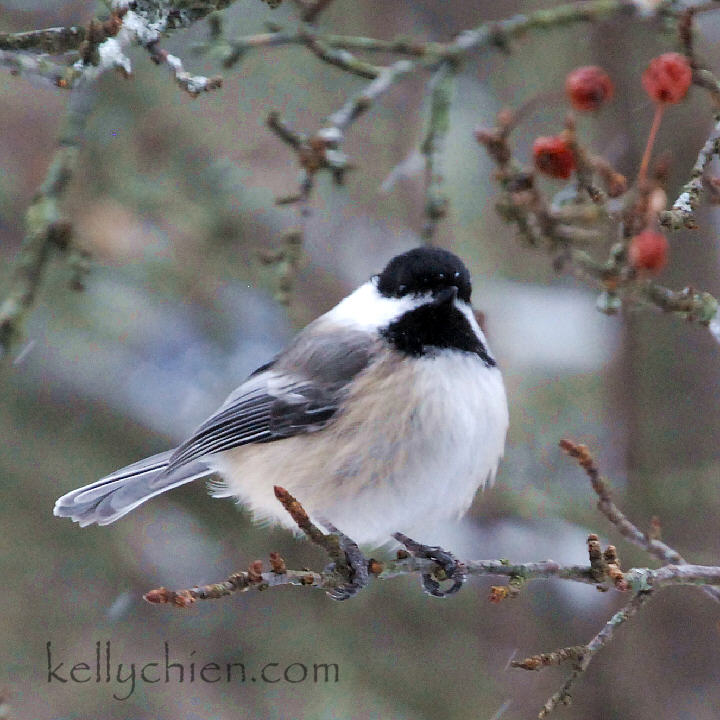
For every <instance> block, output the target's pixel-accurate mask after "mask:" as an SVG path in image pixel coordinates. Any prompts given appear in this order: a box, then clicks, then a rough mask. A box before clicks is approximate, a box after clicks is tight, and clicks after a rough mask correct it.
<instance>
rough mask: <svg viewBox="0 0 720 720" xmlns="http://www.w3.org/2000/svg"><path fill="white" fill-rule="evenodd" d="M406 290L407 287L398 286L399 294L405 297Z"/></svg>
mask: <svg viewBox="0 0 720 720" xmlns="http://www.w3.org/2000/svg"><path fill="white" fill-rule="evenodd" d="M406 290H407V285H398V292H399V293H400V294H401V295H404V294H405V291H406Z"/></svg>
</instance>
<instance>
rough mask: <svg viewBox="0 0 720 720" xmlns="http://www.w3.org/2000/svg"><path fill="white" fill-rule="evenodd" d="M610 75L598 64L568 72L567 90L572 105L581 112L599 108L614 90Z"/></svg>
mask: <svg viewBox="0 0 720 720" xmlns="http://www.w3.org/2000/svg"><path fill="white" fill-rule="evenodd" d="M614 90H615V88H614V87H613V84H612V80H611V79H610V76H609V75H608V74H607V73H606V72H605V71H604V70H603V69H602V68H601V67H598V66H597V65H586V66H585V67H579V68H576V69H575V70H573V71H572V72H571V73H568V76H567V78H566V79H565V92H566V93H567V96H568V99H569V100H570V103H571V105H572V106H573V107H574V108H575V109H576V110H579V111H580V112H585V111H587V110H597V109H598V108H599V107H600V106H601V105H602V104H603V103H604V102H605V101H606V100H609V99H610V98H611V97H612V95H613V92H614Z"/></svg>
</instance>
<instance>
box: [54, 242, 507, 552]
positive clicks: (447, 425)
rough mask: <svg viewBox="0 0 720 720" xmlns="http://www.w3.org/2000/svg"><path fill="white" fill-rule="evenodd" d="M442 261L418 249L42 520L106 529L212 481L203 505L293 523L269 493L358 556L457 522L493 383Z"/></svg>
mask: <svg viewBox="0 0 720 720" xmlns="http://www.w3.org/2000/svg"><path fill="white" fill-rule="evenodd" d="M470 293H471V284H470V275H469V273H468V271H467V269H466V267H465V266H464V264H463V263H462V261H461V260H460V259H459V258H457V257H456V256H455V255H453V254H452V253H450V252H448V251H446V250H441V249H439V248H417V249H414V250H410V251H409V252H406V253H404V254H402V255H398V256H397V257H395V258H393V259H392V260H391V261H390V262H389V263H388V264H387V266H386V267H385V269H384V270H383V271H382V272H381V273H380V274H379V275H375V276H374V277H372V278H371V279H370V280H369V281H368V282H366V283H365V284H364V285H361V286H360V287H359V288H358V289H357V290H355V291H354V292H353V293H352V294H350V295H349V296H348V297H346V298H345V299H344V300H342V301H341V302H340V303H339V304H338V305H336V306H335V307H334V308H333V309H332V310H330V311H329V312H327V313H325V314H324V315H322V316H320V317H319V318H317V319H316V320H315V321H314V322H312V323H310V325H308V326H307V327H306V328H305V329H304V330H302V331H301V332H300V333H299V334H298V335H297V336H296V337H295V339H294V340H293V341H292V342H291V343H290V345H289V346H288V347H287V348H286V349H285V350H283V351H282V352H281V353H280V354H279V355H277V357H275V359H274V360H272V361H271V362H269V363H267V365H263V366H262V367H261V368H258V369H257V370H256V371H255V372H254V373H253V374H252V375H250V377H248V378H247V380H245V382H243V383H242V384H241V385H240V386H239V387H238V388H237V389H236V390H234V391H233V392H232V393H231V394H230V396H229V397H228V398H227V400H225V402H224V403H223V405H222V406H221V407H220V408H219V409H218V410H217V411H216V412H215V413H214V414H213V415H212V416H210V417H209V418H208V419H207V420H206V421H205V422H204V423H203V424H202V425H200V427H198V428H197V430H196V431H195V432H194V433H193V434H192V436H191V437H189V438H188V439H187V440H185V441H184V442H183V443H182V444H180V445H179V446H178V447H177V448H175V449H174V450H169V451H167V452H163V453H160V454H159V455H153V456H152V457H149V458H146V459H145V460H141V461H140V462H137V463H134V464H132V465H128V466H127V467H125V468H123V469H121V470H118V471H116V472H114V473H112V474H110V475H108V476H107V477H104V478H102V479H101V480H98V481H97V482H94V483H91V484H90V485H86V486H85V487H82V488H79V489H77V490H72V491H71V492H69V493H67V494H66V495H63V496H62V497H61V498H60V499H59V500H58V501H57V502H56V504H55V515H59V516H62V517H70V518H72V519H73V520H75V521H77V522H78V523H79V524H80V525H81V526H85V525H90V524H92V523H97V524H98V525H107V524H109V523H112V522H115V521H116V520H118V519H119V518H121V517H122V516H123V515H125V514H126V513H128V512H130V511H131V510H133V509H134V508H136V507H137V506H138V505H140V504H141V503H144V502H145V501H146V500H149V499H150V498H151V497H154V496H155V495H159V494H160V493H163V492H166V491H167V490H170V489H172V488H174V487H177V486H179V485H183V484H184V483H188V482H191V481H192V480H197V479H199V478H203V477H207V476H210V475H214V476H215V477H216V478H217V479H216V480H214V481H213V482H212V484H211V487H212V491H213V494H214V495H216V496H219V497H234V498H236V499H237V501H238V502H239V503H241V504H242V505H244V506H245V507H247V508H249V509H250V510H252V512H253V513H254V515H255V517H256V518H258V519H263V520H265V519H269V520H274V521H279V522H280V523H283V524H285V525H292V521H291V519H290V518H289V517H288V516H287V514H286V513H285V511H284V510H283V508H282V507H281V506H280V504H279V503H278V501H277V500H276V498H275V494H274V492H273V487H274V486H275V485H281V486H282V487H284V488H286V489H287V490H289V491H290V492H291V493H292V494H293V495H294V496H295V497H297V498H298V500H300V501H301V502H302V504H303V506H304V507H305V509H306V510H307V512H308V513H309V514H310V515H311V516H312V517H314V518H317V519H319V520H320V521H321V522H322V520H323V519H327V520H328V521H329V522H331V523H332V524H333V525H334V526H337V528H339V529H340V530H341V531H342V532H343V533H345V534H346V535H347V536H349V537H350V538H352V539H353V540H355V541H356V542H358V543H360V544H361V545H366V546H373V547H377V546H378V545H381V544H383V543H385V542H386V541H387V540H388V539H389V537H390V536H391V535H392V534H393V533H394V532H396V531H402V532H403V533H416V532H420V533H422V532H423V531H425V530H427V529H428V528H431V527H432V526H433V525H435V524H437V523H439V522H443V521H449V520H454V519H456V518H457V517H459V516H460V515H461V514H462V513H463V512H465V511H466V510H467V509H468V507H469V506H470V503H471V502H472V500H473V497H474V495H475V493H476V491H477V490H478V488H481V487H483V486H484V485H485V484H486V483H487V482H489V481H492V479H493V477H494V475H495V472H496V469H497V465H498V462H499V459H500V457H501V455H502V453H503V447H504V443H505V434H506V431H507V425H508V412H507V403H506V398H505V389H504V386H503V381H502V377H501V374H500V371H499V369H498V367H497V364H496V362H495V359H494V357H493V356H492V354H491V353H490V350H489V348H488V346H487V342H486V340H485V336H484V335H483V332H482V330H481V329H480V327H479V326H478V323H477V321H476V319H475V316H474V314H473V311H472V308H471V306H470Z"/></svg>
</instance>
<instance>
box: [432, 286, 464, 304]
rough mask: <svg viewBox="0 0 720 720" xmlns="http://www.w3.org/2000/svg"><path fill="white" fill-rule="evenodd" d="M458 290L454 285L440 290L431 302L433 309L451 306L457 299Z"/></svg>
mask: <svg viewBox="0 0 720 720" xmlns="http://www.w3.org/2000/svg"><path fill="white" fill-rule="evenodd" d="M457 294H458V289H457V287H456V286H455V285H451V286H450V287H449V288H445V289H444V290H441V291H440V292H439V293H438V294H437V295H436V296H435V299H434V300H433V301H432V304H433V305H434V306H435V307H443V306H445V305H452V303H453V301H454V300H455V298H456V297H457Z"/></svg>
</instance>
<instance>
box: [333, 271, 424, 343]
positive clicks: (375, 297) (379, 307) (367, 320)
mask: <svg viewBox="0 0 720 720" xmlns="http://www.w3.org/2000/svg"><path fill="white" fill-rule="evenodd" d="M422 303H423V298H417V297H412V296H406V297H402V298H386V297H384V296H383V295H381V294H380V293H379V292H378V291H377V288H376V287H375V281H374V280H369V281H368V282H366V283H365V284H364V285H361V286H360V287H359V288H358V289H357V290H355V292H353V293H351V294H350V295H348V296H347V297H346V298H345V299H344V300H341V301H340V302H339V303H338V304H337V305H336V306H335V307H334V308H333V309H332V310H330V311H329V312H327V313H325V314H324V315H322V316H321V318H319V319H320V320H328V321H330V322H332V323H335V324H337V325H344V326H346V327H351V328H353V329H357V330H366V331H368V330H376V329H377V328H380V327H385V326H387V325H388V324H389V323H391V322H392V321H393V320H396V319H397V318H399V317H400V316H401V315H403V314H404V313H406V312H408V310H413V309H414V308H416V307H418V306H419V305H421V304H422Z"/></svg>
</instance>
